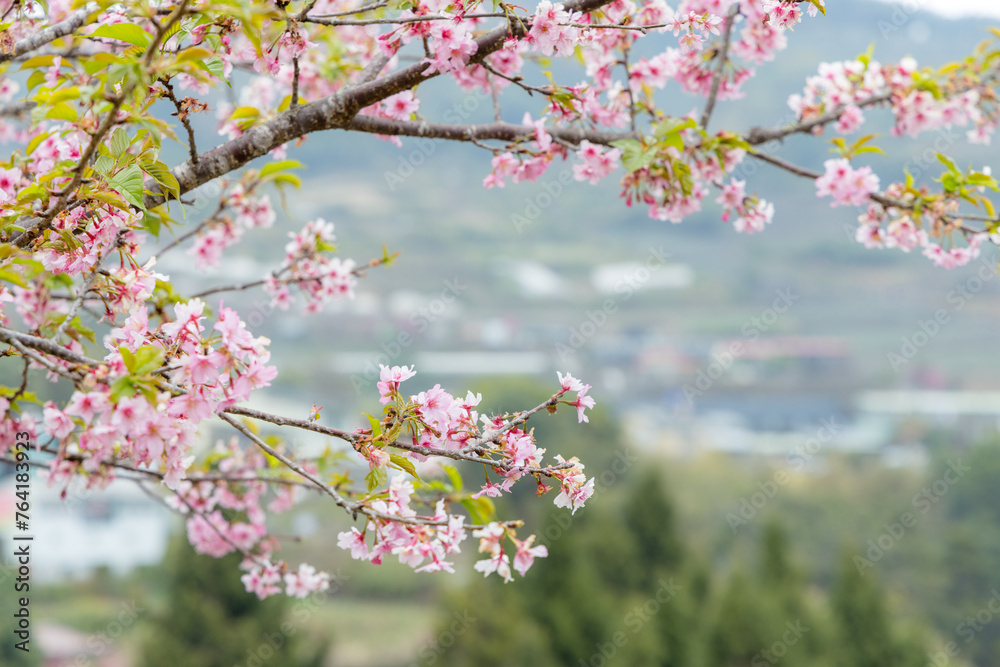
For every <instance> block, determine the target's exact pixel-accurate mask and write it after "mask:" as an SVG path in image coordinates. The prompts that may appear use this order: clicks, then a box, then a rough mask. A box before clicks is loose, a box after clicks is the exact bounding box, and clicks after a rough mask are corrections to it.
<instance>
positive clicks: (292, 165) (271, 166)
mask: <svg viewBox="0 0 1000 667" xmlns="http://www.w3.org/2000/svg"><path fill="white" fill-rule="evenodd" d="M301 168H302V163H301V162H299V161H298V160H279V161H278V162H269V163H267V164H266V165H264V168H263V169H261V170H260V177H261V178H264V177H266V176H270V175H271V174H274V173H276V172H279V171H285V170H287V169H301Z"/></svg>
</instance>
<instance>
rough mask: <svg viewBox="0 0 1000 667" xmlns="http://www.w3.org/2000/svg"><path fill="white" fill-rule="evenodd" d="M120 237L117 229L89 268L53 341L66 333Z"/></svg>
mask: <svg viewBox="0 0 1000 667" xmlns="http://www.w3.org/2000/svg"><path fill="white" fill-rule="evenodd" d="M121 238H122V233H121V231H119V232H118V233H116V234H115V242H114V243H112V244H111V245H110V246H108V248H107V249H105V251H104V253H103V254H102V255H101V256H100V257H99V258H98V260H97V262H96V263H95V264H94V268H93V269H91V271H90V275H89V276H87V280H86V281H85V282H84V284H83V286H82V287H81V288H80V293H79V294H78V295H77V297H76V299H74V300H73V303H71V304H70V307H69V311H68V312H67V313H66V316H65V317H64V318H63V321H62V324H60V325H59V328H58V329H56V333H55V335H53V336H52V340H53V341H58V340H59V339H60V338H62V335H63V334H64V333H66V329H67V328H69V323H70V321H71V320H72V319H73V318H74V317H76V311H78V310H80V306H82V305H83V301H84V299H86V298H87V293H88V292H89V291H90V288H92V287H93V286H94V282H95V281H96V280H97V276H99V275H101V266H103V265H104V262H106V261H108V257H110V256H111V253H113V252H114V251H115V250H117V249H118V244H119V243H120V242H121Z"/></svg>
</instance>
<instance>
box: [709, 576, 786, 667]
mask: <svg viewBox="0 0 1000 667" xmlns="http://www.w3.org/2000/svg"><path fill="white" fill-rule="evenodd" d="M770 612H771V609H770V608H768V607H767V606H766V605H764V604H762V601H761V597H760V595H758V592H757V591H756V590H754V588H753V586H751V584H750V582H749V581H748V580H747V577H746V576H745V575H744V574H742V573H740V572H736V573H734V574H733V575H732V576H731V577H730V578H729V581H728V582H727V583H726V588H725V590H724V591H723V593H722V596H721V598H720V600H719V606H718V609H717V611H716V614H715V618H714V620H713V621H712V625H711V626H710V629H709V632H708V645H707V647H706V652H705V653H706V655H705V657H706V663H707V665H708V667H737V666H739V667H744V666H745V665H749V664H751V663H752V662H753V661H754V660H757V664H759V662H760V659H761V652H762V651H764V650H766V649H767V647H769V646H770V645H771V644H772V643H773V642H774V640H775V637H774V636H773V628H774V627H775V626H776V625H777V623H775V618H774V616H773V614H772V613H770Z"/></svg>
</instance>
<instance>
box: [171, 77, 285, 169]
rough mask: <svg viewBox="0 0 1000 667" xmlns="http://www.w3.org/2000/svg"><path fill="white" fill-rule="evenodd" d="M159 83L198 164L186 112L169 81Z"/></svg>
mask: <svg viewBox="0 0 1000 667" xmlns="http://www.w3.org/2000/svg"><path fill="white" fill-rule="evenodd" d="M295 71H296V74H297V73H298V64H297V63H296V69H295ZM160 83H161V84H163V87H164V88H165V89H166V91H167V99H169V100H170V101H171V102H173V103H174V108H175V109H177V112H176V113H175V114H173V115H174V116H177V120H179V121H180V122H181V125H183V126H184V129H185V130H187V135H188V152H189V153H190V154H191V161H192V162H194V163H195V164H198V147H197V146H195V143H194V128H192V127H191V121H190V120H188V112H187V111H185V110H184V107H183V106H181V103H180V100H178V99H177V96H176V95H174V87H173V85H172V84H171V83H170V81H169V80H167V79H160Z"/></svg>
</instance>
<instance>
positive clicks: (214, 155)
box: [144, 0, 609, 209]
mask: <svg viewBox="0 0 1000 667" xmlns="http://www.w3.org/2000/svg"><path fill="white" fill-rule="evenodd" d="M608 2H609V0H570V2H568V3H566V5H565V9H566V10H567V11H571V12H572V11H580V12H590V11H593V10H595V9H598V8H600V7H602V6H604V5H606V4H607V3H608ZM525 30H526V24H525V23H524V22H511V23H510V24H509V25H507V26H501V27H498V28H495V29H493V30H491V31H490V32H488V33H486V34H484V35H482V36H480V37H478V38H477V39H476V52H475V54H473V56H472V57H471V58H470V59H469V63H468V64H469V65H474V64H479V63H480V62H482V60H483V59H485V58H486V57H487V56H489V55H490V54H492V53H494V52H496V51H498V50H499V49H501V48H503V45H504V43H505V41H506V40H507V38H508V37H509V36H510V35H511V34H512V33H514V34H517V35H521V34H524V31H525ZM428 66H429V65H428V64H427V63H425V62H422V61H421V62H418V63H415V64H414V65H411V66H409V67H405V68H403V69H400V70H397V71H395V72H393V73H391V74H388V75H386V76H384V77H382V78H381V79H376V80H374V81H370V82H365V83H361V84H359V85H356V86H352V87H350V88H347V89H345V90H343V91H340V92H338V93H334V94H333V95H329V96H327V97H322V98H320V99H318V100H315V101H313V102H310V103H308V104H304V105H301V106H299V107H296V108H295V109H290V110H288V111H286V112H284V113H282V114H280V115H279V116H277V117H276V118H274V119H272V120H270V121H268V122H266V123H261V124H259V125H255V126H253V127H251V128H249V129H248V130H247V131H246V132H244V133H243V134H242V135H240V136H239V137H237V138H235V139H232V140H230V141H228V142H226V143H223V144H221V145H219V146H217V147H215V148H213V149H211V150H209V151H207V152H206V153H203V154H202V155H200V156H199V160H198V163H197V164H194V163H193V162H192V161H190V160H188V161H187V162H184V163H182V164H180V165H178V166H177V167H175V168H174V169H173V170H172V173H173V175H174V177H175V178H176V179H177V182H178V184H179V186H180V194H184V193H187V192H190V191H191V190H193V189H195V188H197V187H199V186H201V185H204V184H205V183H207V182H209V181H212V180H214V179H216V178H218V177H220V176H223V175H225V174H228V173H229V172H232V171H234V170H236V169H238V168H240V167H242V166H243V165H245V164H247V163H248V162H250V161H251V160H253V159H254V158H257V157H260V156H262V155H265V154H267V153H268V152H270V151H271V150H273V149H275V148H277V147H278V146H280V145H282V144H284V143H288V142H289V141H292V140H294V139H297V138H299V137H302V136H305V135H307V134H311V133H314V132H320V131H323V130H332V129H345V128H347V127H348V126H349V125H350V123H351V121H352V119H353V118H354V116H355V115H356V114H357V113H358V111H360V110H361V109H363V108H365V107H367V106H370V105H372V104H374V103H376V102H379V101H381V100H384V99H385V98H387V97H390V96H392V95H395V94H396V93H399V92H402V91H404V90H408V89H410V88H413V87H414V86H416V85H419V84H421V83H423V82H424V81H427V80H430V79H433V78H435V77H437V76H438V75H439V72H433V73H426V70H427V68H428ZM150 190H151V192H152V193H154V194H149V195H146V196H145V198H144V204H145V206H146V208H150V209H151V208H155V207H157V206H159V205H160V204H162V203H164V202H165V201H166V200H167V195H166V194H164V193H163V190H162V188H160V187H159V186H154V185H150Z"/></svg>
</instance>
